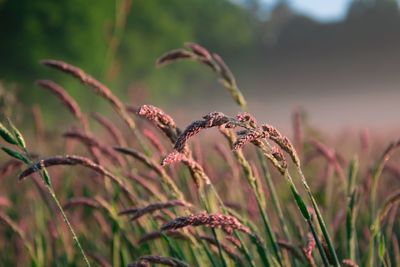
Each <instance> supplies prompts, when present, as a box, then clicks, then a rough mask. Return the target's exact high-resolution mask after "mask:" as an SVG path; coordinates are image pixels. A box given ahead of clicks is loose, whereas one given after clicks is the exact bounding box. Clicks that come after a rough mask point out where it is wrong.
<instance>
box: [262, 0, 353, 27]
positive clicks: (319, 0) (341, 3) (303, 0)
mask: <svg viewBox="0 0 400 267" xmlns="http://www.w3.org/2000/svg"><path fill="white" fill-rule="evenodd" d="M261 1H262V2H263V3H264V4H266V5H267V6H268V7H273V6H274V5H275V4H276V3H277V2H279V0H261ZM287 2H288V4H289V5H290V6H291V7H292V8H293V9H294V10H296V11H297V12H299V13H301V14H304V15H307V16H310V17H312V18H314V19H316V20H319V21H321V22H332V21H338V20H341V19H343V18H344V17H345V16H346V13H347V9H348V7H349V4H350V3H351V2H352V1H351V0H287Z"/></svg>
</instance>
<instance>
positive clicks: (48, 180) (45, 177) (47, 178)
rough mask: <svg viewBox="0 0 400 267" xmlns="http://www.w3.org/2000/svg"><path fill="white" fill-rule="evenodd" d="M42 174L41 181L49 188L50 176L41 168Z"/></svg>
mask: <svg viewBox="0 0 400 267" xmlns="http://www.w3.org/2000/svg"><path fill="white" fill-rule="evenodd" d="M42 174H43V176H42V177H43V181H44V182H45V184H46V185H48V186H50V187H51V180H50V175H49V173H48V172H47V169H46V168H44V167H43V168H42Z"/></svg>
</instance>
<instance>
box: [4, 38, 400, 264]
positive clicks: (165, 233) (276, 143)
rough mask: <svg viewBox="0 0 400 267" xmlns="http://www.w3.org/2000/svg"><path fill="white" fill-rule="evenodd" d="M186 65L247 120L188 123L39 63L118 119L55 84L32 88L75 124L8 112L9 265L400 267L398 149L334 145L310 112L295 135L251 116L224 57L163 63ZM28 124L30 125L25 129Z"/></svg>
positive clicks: (168, 57)
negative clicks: (205, 72) (87, 107)
mask: <svg viewBox="0 0 400 267" xmlns="http://www.w3.org/2000/svg"><path fill="white" fill-rule="evenodd" d="M181 60H190V61H193V62H194V63H193V64H200V65H203V67H204V68H209V69H210V71H212V72H214V73H215V75H216V77H217V78H218V81H219V82H220V84H221V87H222V88H223V89H226V91H227V92H228V93H229V95H230V96H231V97H232V99H233V102H232V104H237V105H238V106H239V107H240V109H241V110H242V112H240V113H238V114H223V113H221V112H218V111H210V110H205V111H204V116H203V117H201V118H193V122H192V123H190V124H189V125H182V126H178V125H176V123H175V121H174V119H173V118H172V117H171V116H170V115H168V112H167V111H165V110H161V109H160V108H158V107H155V106H152V105H150V104H143V103H135V105H126V104H125V103H124V101H122V100H120V99H118V98H117V97H116V96H115V95H114V94H113V92H112V90H110V89H109V88H108V87H107V86H106V85H104V84H102V83H100V82H99V81H98V80H96V79H95V78H94V77H92V76H90V74H88V73H86V72H85V71H84V70H82V69H80V68H78V67H76V66H72V65H70V64H68V63H66V62H62V61H56V60H43V61H42V62H41V63H42V64H43V65H44V66H45V67H49V68H51V69H53V70H54V71H59V72H62V73H64V74H65V75H70V76H72V77H74V78H75V79H77V80H78V81H80V82H81V83H82V84H84V85H85V86H86V87H87V89H88V91H87V94H93V97H99V98H102V99H103V100H104V101H105V103H108V104H109V105H110V107H112V108H113V109H114V111H115V112H114V113H113V114H100V113H91V114H86V113H84V112H83V111H82V110H81V107H80V106H79V105H78V104H77V101H76V100H74V99H73V98H72V97H71V96H70V95H69V94H68V91H67V90H65V89H64V88H63V87H62V86H61V85H58V84H57V83H56V82H54V81H50V80H39V81H37V82H36V84H37V86H38V87H40V88H42V89H44V90H47V93H48V101H55V102H56V101H58V102H57V103H60V105H58V106H57V108H58V109H60V110H62V109H66V110H67V111H68V112H70V115H71V116H72V118H73V122H72V123H71V125H70V126H66V125H65V121H69V119H70V118H71V116H70V117H68V118H63V117H60V118H57V121H58V124H56V125H52V126H51V127H49V129H47V127H44V126H43V121H42V119H41V116H42V113H45V112H54V113H58V112H59V111H57V110H44V109H41V108H40V107H38V106H35V107H34V108H33V109H32V112H23V113H22V114H21V113H20V112H18V110H17V109H15V110H13V107H10V108H11V109H12V110H13V113H12V114H11V119H9V120H8V119H5V120H4V121H3V122H2V125H1V127H0V134H1V137H2V143H1V145H2V149H3V151H4V153H3V155H2V157H1V159H2V161H1V167H0V182H1V184H2V186H1V187H0V233H1V234H0V251H1V252H0V265H1V266H104V267H106V266H153V265H157V264H160V265H166V266H214V267H217V266H400V251H399V240H398V239H399V235H400V220H399V217H398V207H399V201H400V190H399V181H400V168H399V167H398V163H399V160H400V159H399V157H398V156H396V150H397V149H398V147H399V146H400V139H394V140H373V139H372V138H371V137H370V136H369V135H367V134H365V135H362V136H361V137H360V138H357V137H354V136H351V137H349V138H352V139H351V140H350V141H349V140H347V141H346V143H340V142H332V138H329V137H324V136H323V135H320V134H317V132H318V131H317V130H315V129H311V128H310V127H309V126H307V125H306V124H305V122H304V120H303V113H302V111H301V110H297V111H295V112H294V114H293V133H292V134H291V137H290V138H288V137H286V136H285V135H284V134H282V133H281V131H280V130H279V129H277V128H276V127H274V126H272V125H269V124H266V123H265V122H261V121H257V118H254V117H253V116H252V115H251V114H250V113H247V112H246V111H247V103H246V99H245V96H244V95H243V94H242V92H241V91H240V90H239V87H238V83H237V81H236V79H235V77H234V75H233V74H232V72H231V71H230V69H229V67H228V66H227V65H226V64H225V63H224V61H223V59H222V58H221V57H220V56H219V55H217V54H215V53H212V52H210V51H208V50H207V49H206V48H204V47H202V46H200V45H198V44H194V43H187V44H185V46H184V47H183V48H179V49H176V50H172V51H169V52H167V53H165V54H164V55H162V56H161V57H160V58H159V59H158V60H157V62H156V65H157V66H160V67H161V66H164V65H167V64H174V63H175V62H176V61H181ZM5 104H6V105H7V103H5ZM10 105H11V103H10ZM15 106H16V107H18V105H15ZM93 112H94V110H93ZM19 117H24V118H25V119H27V120H30V121H31V125H32V128H31V129H27V130H26V131H21V130H19V128H20V127H19V125H18V123H13V121H14V118H19ZM60 128H62V129H67V130H66V131H65V132H64V133H63V134H62V135H59V134H54V133H56V132H57V131H55V130H59V129H60ZM203 132H208V133H209V135H204V134H203ZM205 136H207V137H208V138H206V137H205ZM205 139H207V140H205Z"/></svg>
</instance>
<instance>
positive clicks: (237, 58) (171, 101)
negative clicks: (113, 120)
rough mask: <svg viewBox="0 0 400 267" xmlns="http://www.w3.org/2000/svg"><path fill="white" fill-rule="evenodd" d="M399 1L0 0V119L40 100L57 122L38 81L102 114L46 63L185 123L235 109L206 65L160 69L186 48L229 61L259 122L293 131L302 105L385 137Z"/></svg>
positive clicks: (321, 120)
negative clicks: (73, 70)
mask: <svg viewBox="0 0 400 267" xmlns="http://www.w3.org/2000/svg"><path fill="white" fill-rule="evenodd" d="M399 2H400V1H393V0H329V1H327V0H286V1H284V0H280V1H279V0H218V1H217V0H184V1H183V0H168V1H165V0H151V1H150V0H114V1H111V0H96V1H94V0H87V1H81V0H68V1H54V0H41V1H31V0H18V1H15V0H0V34H1V41H0V80H1V85H0V93H1V104H0V105H1V106H0V107H1V111H2V112H5V111H4V103H6V102H8V103H10V101H15V100H17V99H18V100H20V101H21V102H22V103H23V105H22V107H21V108H22V109H24V108H25V109H27V110H29V108H30V107H31V106H32V105H33V104H35V103H39V104H40V105H41V107H42V109H43V111H47V112H44V114H45V116H46V119H48V120H52V118H53V119H54V117H55V118H57V117H58V112H59V110H60V109H59V108H58V101H56V100H55V99H54V98H52V97H48V93H47V92H44V91H42V90H40V89H39V88H37V87H36V86H35V85H34V81H35V80H36V79H41V78H50V79H53V80H55V81H56V82H58V83H60V84H62V85H63V86H64V87H65V88H66V89H67V90H68V92H69V93H70V94H71V95H72V96H74V97H75V98H76V99H77V100H78V102H79V103H80V104H81V105H82V106H83V107H84V109H86V110H94V109H99V108H102V107H103V104H102V103H101V101H97V98H93V95H92V94H91V93H89V92H88V90H87V89H85V88H84V87H83V86H81V85H80V84H79V83H78V82H77V81H75V80H73V79H71V78H69V77H67V76H65V75H63V74H60V73H56V72H55V71H52V70H49V69H46V68H45V67H43V66H41V65H40V64H39V60H40V59H45V58H52V59H60V60H64V61H66V62H69V63H71V64H73V65H77V66H79V67H81V68H82V69H84V70H86V71H87V72H88V73H90V74H92V75H93V76H94V77H96V78H98V79H99V80H100V81H102V82H104V83H105V84H107V85H108V86H110V88H112V90H113V92H115V94H116V95H118V96H120V97H122V99H123V100H124V101H125V102H127V103H131V104H135V105H139V104H143V103H152V104H155V105H159V106H161V107H162V108H164V109H166V110H167V111H168V112H170V113H172V114H174V115H175V116H176V117H177V118H178V119H177V120H178V122H179V123H180V124H186V123H187V122H189V121H192V120H193V119H195V118H198V117H199V116H200V115H202V114H205V113H207V112H209V111H214V110H220V111H223V112H227V113H230V114H231V113H233V112H236V111H237V110H238V109H237V108H236V106H235V105H234V103H233V102H232V101H231V99H230V97H229V96H228V94H227V93H226V92H225V91H224V89H223V88H221V87H220V86H219V84H218V83H217V82H216V79H215V76H214V75H213V73H211V72H210V71H209V70H208V69H207V68H205V67H203V66H199V65H198V64H194V63H193V62H182V63H177V64H173V65H169V66H166V67H163V68H160V69H157V68H156V67H155V64H154V62H155V60H156V59H157V57H159V56H160V55H161V54H163V53H164V52H166V51H168V50H170V49H174V48H179V47H182V46H183V44H184V42H188V41H190V42H197V43H199V44H201V45H203V46H205V47H207V48H209V49H210V50H211V51H215V52H217V53H219V54H220V55H221V56H222V57H223V58H224V59H225V60H226V62H227V63H228V64H229V65H230V66H231V69H232V70H233V72H234V74H235V75H236V77H237V80H238V84H239V87H240V88H241V90H242V92H243V93H244V95H245V96H246V98H247V99H248V100H249V106H250V111H251V112H253V113H254V114H255V115H256V116H257V117H258V118H259V120H260V121H265V122H269V123H273V124H275V125H276V126H277V127H278V128H283V129H285V128H286V129H288V128H290V118H291V113H292V111H293V110H294V109H296V108H302V109H303V110H305V111H306V112H307V114H308V117H309V120H310V121H311V122H312V124H313V125H316V126H317V127H318V128H323V129H324V130H325V131H328V132H330V131H334V132H338V131H340V132H343V131H344V130H348V129H369V130H370V131H373V132H378V133H379V132H380V133H389V132H391V131H396V130H398V129H399V119H398V118H399V114H400V105H399V100H400V73H399V70H400V49H399V48H400V9H399V8H400V4H399ZM13 89H15V90H13ZM14 91H16V92H17V93H16V96H12V94H11V92H14ZM13 97H14V100H13ZM52 110H54V112H48V111H52ZM60 112H61V111H60Z"/></svg>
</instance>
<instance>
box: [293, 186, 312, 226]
mask: <svg viewBox="0 0 400 267" xmlns="http://www.w3.org/2000/svg"><path fill="white" fill-rule="evenodd" d="M290 189H291V190H292V193H293V196H294V199H295V201H296V204H297V206H298V207H299V209H300V212H301V214H302V215H303V217H304V218H305V219H306V220H310V219H311V217H310V213H309V212H308V210H307V206H306V204H305V203H304V201H303V199H302V198H301V196H300V195H299V193H297V190H296V189H295V188H294V186H293V185H291V186H290Z"/></svg>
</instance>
